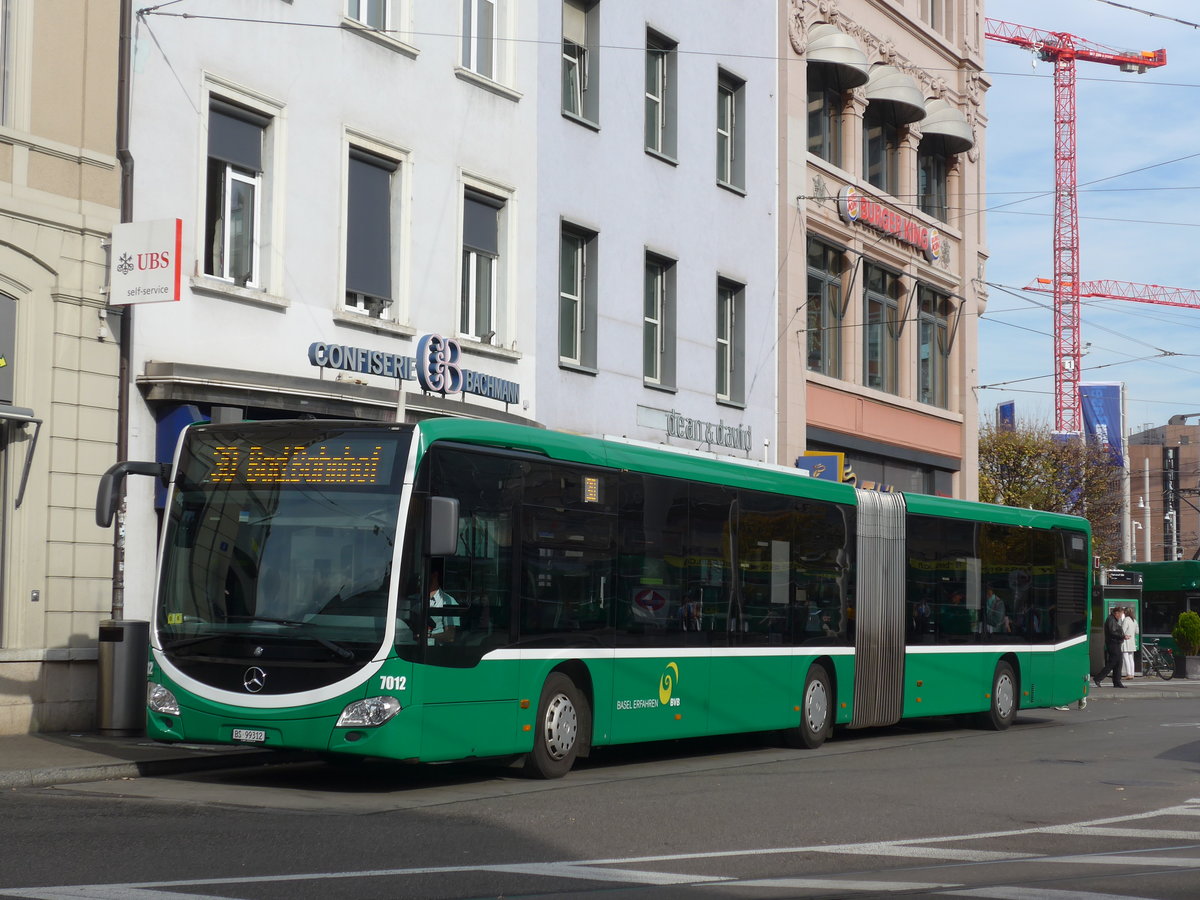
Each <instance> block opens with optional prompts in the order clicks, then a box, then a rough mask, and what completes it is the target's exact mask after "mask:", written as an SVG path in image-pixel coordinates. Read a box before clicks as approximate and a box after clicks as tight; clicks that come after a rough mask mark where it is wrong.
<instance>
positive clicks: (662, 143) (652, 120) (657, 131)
mask: <svg viewBox="0 0 1200 900" xmlns="http://www.w3.org/2000/svg"><path fill="white" fill-rule="evenodd" d="M668 53H670V48H668V47H666V46H665V45H664V44H663V42H662V41H661V40H660V39H658V38H656V37H654V36H653V35H647V37H646V55H647V57H648V58H649V59H648V60H647V62H648V63H649V62H650V61H651V60H653V65H652V66H651V65H649V64H648V65H647V66H646V149H647V150H649V151H651V152H653V153H659V154H663V155H665V154H666V152H667V147H666V143H667V90H668V83H667V54H668Z"/></svg>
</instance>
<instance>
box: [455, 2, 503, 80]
mask: <svg viewBox="0 0 1200 900" xmlns="http://www.w3.org/2000/svg"><path fill="white" fill-rule="evenodd" d="M496 13H497V10H496V0H463V24H462V64H463V68H466V69H470V70H471V71H472V72H474V73H475V74H477V75H482V76H483V77H484V78H491V79H495V77H496V57H497V53H496Z"/></svg>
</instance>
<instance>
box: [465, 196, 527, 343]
mask: <svg viewBox="0 0 1200 900" xmlns="http://www.w3.org/2000/svg"><path fill="white" fill-rule="evenodd" d="M469 194H476V195H481V196H483V197H485V198H487V199H489V200H490V201H492V202H494V203H495V204H496V205H497V208H496V253H495V255H493V254H491V253H488V252H486V251H481V250H479V249H477V248H474V247H469V246H468V245H467V242H466V227H467V218H466V217H467V197H468V195H469ZM459 198H460V199H459V229H458V235H459V248H460V251H461V252H460V254H459V277H460V282H459V289H458V294H457V301H456V302H457V306H456V307H455V313H454V316H455V318H454V321H455V328H456V332H457V334H458V336H459V337H461V338H464V339H466V340H472V341H477V342H479V343H482V344H493V345H502V344H503V343H504V342H505V338H506V335H508V333H509V313H508V297H509V294H510V287H511V281H512V277H513V273H512V253H511V246H510V238H509V233H510V226H511V219H510V216H511V214H512V203H513V199H514V191H513V189H512V188H509V187H504V186H501V185H499V184H497V183H495V182H490V181H486V180H484V179H480V178H475V177H472V176H469V175H467V174H466V173H463V174H462V176H461V179H460V185H459ZM485 260H486V261H489V262H490V266H489V267H488V271H487V272H486V274H485V278H486V288H487V290H489V291H490V297H491V302H490V318H491V321H490V323H489V325H490V327H488V328H486V329H485V328H482V327H481V325H482V324H483V321H482V320H483V318H484V317H482V316H480V314H479V312H480V310H479V303H480V302H481V294H480V287H481V279H480V273H481V268H482V267H483V263H484V261H485ZM464 305H465V307H466V308H465V310H464ZM464 312H465V316H464ZM464 318H465V321H464ZM488 332H491V334H490V335H489V334H488Z"/></svg>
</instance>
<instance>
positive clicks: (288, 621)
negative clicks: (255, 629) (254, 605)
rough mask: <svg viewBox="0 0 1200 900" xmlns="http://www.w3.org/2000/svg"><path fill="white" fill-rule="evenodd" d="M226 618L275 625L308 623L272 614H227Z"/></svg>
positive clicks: (233, 620)
mask: <svg viewBox="0 0 1200 900" xmlns="http://www.w3.org/2000/svg"><path fill="white" fill-rule="evenodd" d="M225 618H226V620H228V621H231V622H235V621H236V622H271V623H272V624H275V625H304V624H306V623H304V622H300V621H297V620H296V619H276V618H274V617H272V616H226V617H225Z"/></svg>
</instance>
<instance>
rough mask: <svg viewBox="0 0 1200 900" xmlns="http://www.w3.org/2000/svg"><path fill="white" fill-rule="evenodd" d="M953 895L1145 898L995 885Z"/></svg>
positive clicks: (1035, 899) (1001, 899)
mask: <svg viewBox="0 0 1200 900" xmlns="http://www.w3.org/2000/svg"><path fill="white" fill-rule="evenodd" d="M948 893H950V895H951V896H954V897H986V898H988V900H1145V898H1144V897H1136V896H1134V895H1132V894H1098V893H1095V892H1094V891H1053V890H1047V889H1046V888H1040V887H1037V888H1025V887H1005V886H997V887H990V888H969V889H967V890H963V891H951V892H948Z"/></svg>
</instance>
